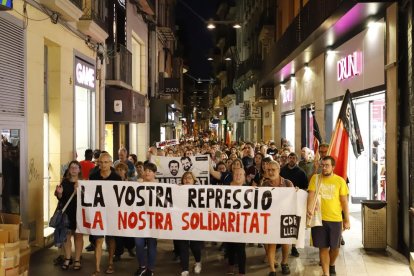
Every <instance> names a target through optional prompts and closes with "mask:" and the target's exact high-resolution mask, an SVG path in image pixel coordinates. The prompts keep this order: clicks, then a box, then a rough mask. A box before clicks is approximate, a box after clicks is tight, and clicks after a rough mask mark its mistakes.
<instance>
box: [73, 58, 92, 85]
mask: <svg viewBox="0 0 414 276" xmlns="http://www.w3.org/2000/svg"><path fill="white" fill-rule="evenodd" d="M75 84H76V85H77V86H81V87H84V88H87V89H95V67H94V66H93V65H92V64H89V63H87V62H85V61H83V60H81V59H79V58H75Z"/></svg>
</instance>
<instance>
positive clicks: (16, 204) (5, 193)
mask: <svg viewBox="0 0 414 276" xmlns="http://www.w3.org/2000/svg"><path fill="white" fill-rule="evenodd" d="M0 131H1V145H0V147H1V151H0V152H1V158H0V165H1V166H0V183H1V189H0V207H1V212H4V213H12V214H19V213H20V209H21V208H20V191H21V187H20V185H21V183H22V179H21V175H22V160H21V159H22V158H21V156H22V155H21V145H22V143H21V139H22V131H21V128H10V127H5V126H2V125H0Z"/></svg>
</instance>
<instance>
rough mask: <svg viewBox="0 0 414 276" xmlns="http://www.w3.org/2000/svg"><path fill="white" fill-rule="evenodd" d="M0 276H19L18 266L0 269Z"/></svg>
mask: <svg viewBox="0 0 414 276" xmlns="http://www.w3.org/2000/svg"><path fill="white" fill-rule="evenodd" d="M0 276H19V266H16V267H11V268H4V267H0Z"/></svg>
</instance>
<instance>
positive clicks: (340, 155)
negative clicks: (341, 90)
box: [328, 90, 364, 180]
mask: <svg viewBox="0 0 414 276" xmlns="http://www.w3.org/2000/svg"><path fill="white" fill-rule="evenodd" d="M349 140H351V143H352V148H353V151H354V154H355V156H356V157H358V156H359V155H360V154H361V152H362V151H363V150H364V145H363V143H362V137H361V132H360V130H359V124H358V120H357V117H356V112H355V107H354V104H353V103H352V96H351V93H350V92H349V90H347V91H346V93H345V97H344V100H343V101H342V105H341V110H340V112H339V115H338V119H337V121H336V126H335V132H334V134H333V136H332V140H331V144H330V145H329V150H328V155H330V156H332V157H333V158H334V159H335V160H336V165H335V169H334V173H335V174H337V175H339V176H341V177H342V178H343V179H345V180H346V179H347V168H348V144H349Z"/></svg>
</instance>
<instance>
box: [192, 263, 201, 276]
mask: <svg viewBox="0 0 414 276" xmlns="http://www.w3.org/2000/svg"><path fill="white" fill-rule="evenodd" d="M200 272H201V263H195V265H194V273H195V274H200Z"/></svg>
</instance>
